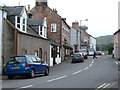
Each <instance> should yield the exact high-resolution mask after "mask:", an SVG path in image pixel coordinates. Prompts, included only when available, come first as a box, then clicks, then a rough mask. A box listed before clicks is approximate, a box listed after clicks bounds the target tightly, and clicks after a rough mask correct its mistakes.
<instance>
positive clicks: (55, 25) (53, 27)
mask: <svg viewBox="0 0 120 90" xmlns="http://www.w3.org/2000/svg"><path fill="white" fill-rule="evenodd" d="M51 32H53V33H55V32H57V24H56V23H51Z"/></svg>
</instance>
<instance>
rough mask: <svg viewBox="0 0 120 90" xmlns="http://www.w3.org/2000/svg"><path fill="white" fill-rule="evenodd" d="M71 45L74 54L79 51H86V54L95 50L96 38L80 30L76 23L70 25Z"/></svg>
mask: <svg viewBox="0 0 120 90" xmlns="http://www.w3.org/2000/svg"><path fill="white" fill-rule="evenodd" d="M71 37H72V38H71V45H73V46H74V52H78V51H77V50H79V49H86V50H87V52H89V51H91V50H96V38H94V37H93V36H91V35H90V34H88V33H87V32H86V30H82V29H81V28H80V26H79V23H78V22H73V23H72V28H71Z"/></svg>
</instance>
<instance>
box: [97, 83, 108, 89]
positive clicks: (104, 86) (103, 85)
mask: <svg viewBox="0 0 120 90" xmlns="http://www.w3.org/2000/svg"><path fill="white" fill-rule="evenodd" d="M108 86H110V84H107V83H104V84H102V85H101V86H99V87H98V88H97V89H95V90H99V89H101V88H107V87H108Z"/></svg>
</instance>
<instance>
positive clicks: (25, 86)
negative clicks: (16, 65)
mask: <svg viewBox="0 0 120 90" xmlns="http://www.w3.org/2000/svg"><path fill="white" fill-rule="evenodd" d="M32 86H33V85H28V86H24V87H21V88H29V87H32Z"/></svg>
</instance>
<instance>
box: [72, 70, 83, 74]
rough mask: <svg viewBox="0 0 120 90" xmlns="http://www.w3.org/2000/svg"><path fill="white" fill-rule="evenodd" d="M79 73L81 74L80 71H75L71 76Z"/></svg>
mask: <svg viewBox="0 0 120 90" xmlns="http://www.w3.org/2000/svg"><path fill="white" fill-rule="evenodd" d="M80 72H82V70H80V71H77V72H75V73H72V74H78V73H80Z"/></svg>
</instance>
